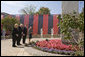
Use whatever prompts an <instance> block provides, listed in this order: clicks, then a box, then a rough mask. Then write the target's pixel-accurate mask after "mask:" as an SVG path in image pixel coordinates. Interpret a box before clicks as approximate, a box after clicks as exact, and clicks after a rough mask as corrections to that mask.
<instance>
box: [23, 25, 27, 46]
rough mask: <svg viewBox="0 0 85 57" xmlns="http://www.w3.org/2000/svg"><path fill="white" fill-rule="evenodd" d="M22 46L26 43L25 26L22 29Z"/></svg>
mask: <svg viewBox="0 0 85 57" xmlns="http://www.w3.org/2000/svg"><path fill="white" fill-rule="evenodd" d="M22 30H23V44H26V43H25V41H26V36H27V28H26V25H25V26H24V27H23V29H22Z"/></svg>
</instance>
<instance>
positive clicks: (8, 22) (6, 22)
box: [1, 16, 19, 33]
mask: <svg viewBox="0 0 85 57" xmlns="http://www.w3.org/2000/svg"><path fill="white" fill-rule="evenodd" d="M1 23H2V24H3V28H5V29H6V31H10V33H11V31H12V29H13V26H14V24H15V23H18V24H19V22H18V21H17V20H16V19H15V18H13V17H12V18H10V17H8V16H6V17H5V18H4V19H2V20H1Z"/></svg>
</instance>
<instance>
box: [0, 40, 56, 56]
mask: <svg viewBox="0 0 85 57" xmlns="http://www.w3.org/2000/svg"><path fill="white" fill-rule="evenodd" d="M44 39H46V38H33V39H32V40H31V41H36V40H39V41H40V40H44ZM50 39H53V38H50ZM55 39H56V38H55ZM26 42H27V43H28V39H27V40H26ZM30 49H32V47H31V48H30V47H29V48H28V49H27V50H26V47H25V46H24V45H22V46H18V47H12V39H6V40H1V56H32V54H29V52H28V51H29V50H30Z"/></svg>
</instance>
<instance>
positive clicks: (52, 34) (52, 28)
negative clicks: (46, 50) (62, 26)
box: [51, 28, 53, 38]
mask: <svg viewBox="0 0 85 57" xmlns="http://www.w3.org/2000/svg"><path fill="white" fill-rule="evenodd" d="M51 38H53V28H52V29H51Z"/></svg>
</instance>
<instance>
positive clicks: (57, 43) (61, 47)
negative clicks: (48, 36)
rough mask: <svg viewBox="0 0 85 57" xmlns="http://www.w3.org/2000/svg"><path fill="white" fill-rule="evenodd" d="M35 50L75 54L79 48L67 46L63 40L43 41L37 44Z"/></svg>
mask: <svg viewBox="0 0 85 57" xmlns="http://www.w3.org/2000/svg"><path fill="white" fill-rule="evenodd" d="M34 47H35V48H37V49H40V50H42V51H46V52H51V53H57V54H66V55H71V54H74V53H75V51H76V50H77V46H75V47H72V45H65V44H63V43H62V42H61V40H55V39H53V40H43V41H38V42H36V43H35V46H34Z"/></svg>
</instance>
